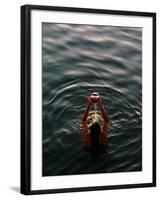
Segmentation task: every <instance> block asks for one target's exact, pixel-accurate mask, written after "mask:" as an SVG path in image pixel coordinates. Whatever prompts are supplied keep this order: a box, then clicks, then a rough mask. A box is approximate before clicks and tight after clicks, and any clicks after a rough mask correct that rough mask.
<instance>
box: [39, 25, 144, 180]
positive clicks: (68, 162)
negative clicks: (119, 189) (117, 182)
mask: <svg viewBox="0 0 160 200" xmlns="http://www.w3.org/2000/svg"><path fill="white" fill-rule="evenodd" d="M42 36H43V38H42V40H43V42H42V52H43V55H42V57H43V59H42V70H43V75H42V85H43V88H42V90H43V105H42V106H43V141H42V143H43V155H42V157H43V172H42V175H43V176H53V175H71V174H89V173H110V172H129V171H140V170H142V29H141V28H136V27H134V28H132V27H110V26H96V25H92V26H91V25H75V24H54V23H43V25H42ZM95 91H96V92H99V93H100V94H101V96H102V98H103V101H104V104H105V108H106V110H107V112H108V114H109V118H110V123H109V149H108V153H106V154H104V155H101V156H98V157H96V158H92V157H91V156H90V154H89V153H87V152H86V151H85V150H84V149H83V143H82V127H81V119H82V114H83V112H84V110H85V107H86V103H87V96H88V95H90V94H91V93H92V92H95Z"/></svg>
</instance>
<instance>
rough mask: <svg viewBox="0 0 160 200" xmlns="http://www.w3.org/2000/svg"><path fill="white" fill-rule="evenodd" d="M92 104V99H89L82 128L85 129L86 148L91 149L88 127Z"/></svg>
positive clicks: (84, 140) (84, 141)
mask: <svg viewBox="0 0 160 200" xmlns="http://www.w3.org/2000/svg"><path fill="white" fill-rule="evenodd" d="M91 104H92V101H91V99H90V97H89V98H88V105H87V108H86V110H85V111H84V114H83V117H82V128H83V143H84V147H85V148H87V149H89V148H90V136H89V132H88V126H87V117H88V114H89V109H90V106H91Z"/></svg>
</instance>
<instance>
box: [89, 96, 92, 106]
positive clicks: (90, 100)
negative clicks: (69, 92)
mask: <svg viewBox="0 0 160 200" xmlns="http://www.w3.org/2000/svg"><path fill="white" fill-rule="evenodd" d="M92 103H93V100H92V98H91V97H90V96H89V97H88V104H89V105H90V104H92Z"/></svg>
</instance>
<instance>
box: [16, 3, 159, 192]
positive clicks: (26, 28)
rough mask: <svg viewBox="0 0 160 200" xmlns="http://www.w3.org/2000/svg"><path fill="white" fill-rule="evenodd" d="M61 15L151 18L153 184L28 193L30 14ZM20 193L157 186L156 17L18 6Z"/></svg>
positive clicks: (151, 15)
mask: <svg viewBox="0 0 160 200" xmlns="http://www.w3.org/2000/svg"><path fill="white" fill-rule="evenodd" d="M32 10H36V11H38V10H45V11H64V12H77V13H88V14H89V13H92V14H107V15H122V16H140V17H144V18H145V17H150V18H152V22H153V26H152V35H153V38H152V48H153V52H152V57H153V62H152V71H153V74H152V77H153V88H152V89H153V93H152V94H153V96H152V99H153V106H152V112H153V113H152V114H153V132H152V138H153V144H152V145H153V149H152V156H153V160H152V169H153V171H152V182H150V183H137V184H124V185H123V184H122V185H121V184H120V185H106V186H91V187H77V188H75V187H74V186H73V188H59V189H54V188H53V189H42V190H32V189H31V84H32V83H31V11H32ZM20 185H21V186H20V188H21V189H20V191H21V193H22V194H26V195H31V194H45V193H46V194H49V193H64V192H80V191H93V190H108V189H126V188H140V187H154V186H156V13H151V12H136V11H120V10H103V9H90V8H72V7H55V6H44V5H24V6H21V183H20Z"/></svg>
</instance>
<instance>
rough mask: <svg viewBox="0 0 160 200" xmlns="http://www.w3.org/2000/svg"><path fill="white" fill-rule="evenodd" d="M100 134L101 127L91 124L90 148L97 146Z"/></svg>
mask: <svg viewBox="0 0 160 200" xmlns="http://www.w3.org/2000/svg"><path fill="white" fill-rule="evenodd" d="M100 134H101V127H100V125H99V124H98V123H93V124H92V125H91V127H90V135H91V144H92V146H95V145H99V136H100Z"/></svg>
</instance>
